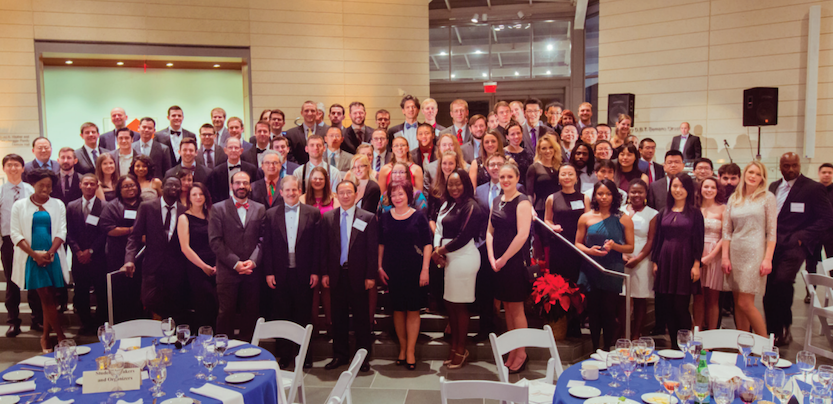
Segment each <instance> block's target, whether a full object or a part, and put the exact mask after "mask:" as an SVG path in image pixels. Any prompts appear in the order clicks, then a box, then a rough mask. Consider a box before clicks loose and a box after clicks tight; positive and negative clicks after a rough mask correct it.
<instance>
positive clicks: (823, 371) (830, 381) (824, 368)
mask: <svg viewBox="0 0 833 404" xmlns="http://www.w3.org/2000/svg"><path fill="white" fill-rule="evenodd" d="M818 378H819V382H820V383H821V384H822V385H824V388H825V389H826V390H827V391H828V392H830V391H831V387H833V366H830V365H821V366H819V371H818Z"/></svg>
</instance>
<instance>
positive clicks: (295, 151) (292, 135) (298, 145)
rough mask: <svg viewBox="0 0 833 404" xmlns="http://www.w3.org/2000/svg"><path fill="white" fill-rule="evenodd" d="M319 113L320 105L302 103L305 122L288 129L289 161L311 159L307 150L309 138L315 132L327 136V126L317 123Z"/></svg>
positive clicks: (302, 114) (299, 162) (304, 161)
mask: <svg viewBox="0 0 833 404" xmlns="http://www.w3.org/2000/svg"><path fill="white" fill-rule="evenodd" d="M317 113H318V107H317V106H316V104H315V103H314V102H312V101H306V102H304V104H303V105H301V116H302V117H303V118H304V123H302V124H301V126H296V127H294V128H292V129H289V130H287V131H286V138H287V139H289V156H288V159H289V161H293V162H295V163H298V164H304V163H306V162H307V161H309V155H308V154H307V151H306V150H305V148H306V147H307V138H309V137H310V135H313V134H315V135H318V136H321V137H322V138H323V137H325V136H327V128H325V127H322V126H318V124H316V123H315V117H316V115H317Z"/></svg>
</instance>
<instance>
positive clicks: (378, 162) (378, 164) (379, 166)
mask: <svg viewBox="0 0 833 404" xmlns="http://www.w3.org/2000/svg"><path fill="white" fill-rule="evenodd" d="M381 169H382V156H381V155H376V172H379V170H381Z"/></svg>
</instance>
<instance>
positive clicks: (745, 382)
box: [738, 377, 764, 404]
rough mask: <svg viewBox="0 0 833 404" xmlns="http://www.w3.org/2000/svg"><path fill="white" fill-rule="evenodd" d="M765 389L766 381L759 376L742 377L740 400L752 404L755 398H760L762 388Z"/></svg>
mask: <svg viewBox="0 0 833 404" xmlns="http://www.w3.org/2000/svg"><path fill="white" fill-rule="evenodd" d="M763 389H764V381H763V380H761V379H758V378H754V377H753V378H751V379H742V380H741V382H740V385H739V386H738V396H739V397H740V401H743V402H744V403H746V404H751V403H752V402H754V401H755V400H759V399H760V398H759V397H760V396H761V390H763Z"/></svg>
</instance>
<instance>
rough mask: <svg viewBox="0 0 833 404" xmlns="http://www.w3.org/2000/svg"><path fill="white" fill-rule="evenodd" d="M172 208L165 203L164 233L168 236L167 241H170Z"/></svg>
mask: <svg viewBox="0 0 833 404" xmlns="http://www.w3.org/2000/svg"><path fill="white" fill-rule="evenodd" d="M173 209H174V207H173V206H171V205H165V210H166V213H165V224H164V225H163V226H165V234H166V235H167V236H168V241H171V211H172V210H173Z"/></svg>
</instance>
